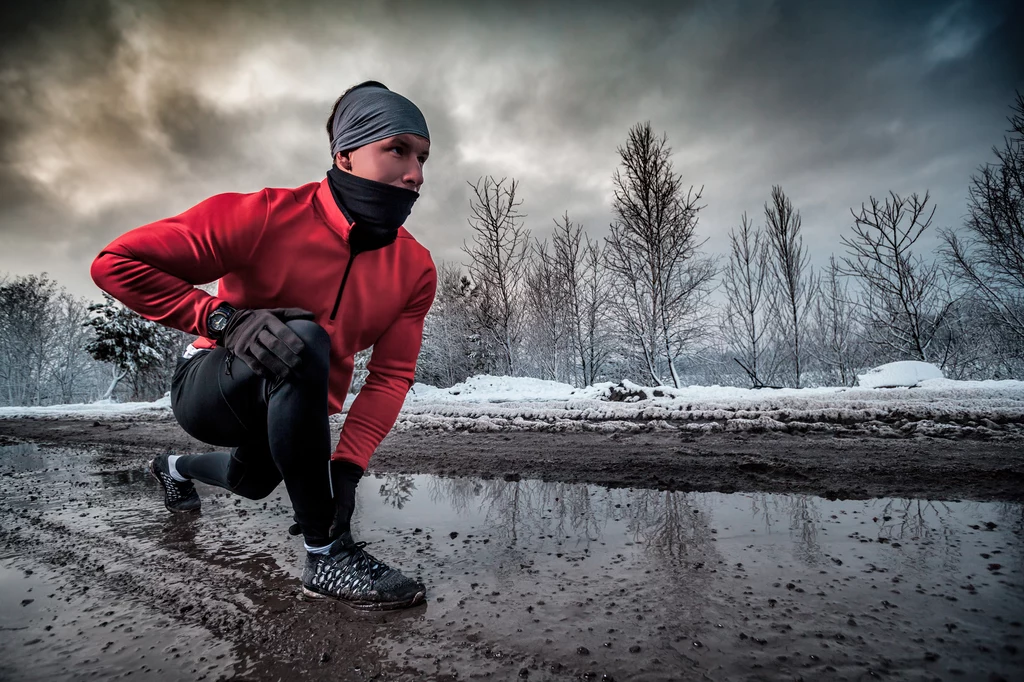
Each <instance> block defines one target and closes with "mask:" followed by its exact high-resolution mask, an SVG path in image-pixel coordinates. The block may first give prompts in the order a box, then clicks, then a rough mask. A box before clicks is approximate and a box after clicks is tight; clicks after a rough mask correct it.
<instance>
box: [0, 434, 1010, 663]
mask: <svg viewBox="0 0 1024 682" xmlns="http://www.w3.org/2000/svg"><path fill="white" fill-rule="evenodd" d="M139 426H140V425H138V424H135V425H133V428H139ZM150 426H151V425H150ZM87 428H90V429H92V430H93V431H95V430H98V429H102V428H103V427H87ZM105 430H106V429H105ZM126 430H127V429H126ZM68 433H72V431H69V432H68ZM86 433H88V431H86ZM122 433H124V432H123V431H122ZM179 438H180V436H179ZM548 438H550V436H548ZM40 440H43V439H40ZM46 440H48V441H49V442H50V443H53V442H54V441H57V440H59V439H58V438H56V437H53V436H52V435H51V437H50V438H48V439H46ZM390 440H391V439H390V438H389V441H390ZM422 440H423V439H411V440H410V441H409V443H415V442H417V441H420V442H422ZM450 440H451V437H450ZM474 442H476V441H474ZM493 442H494V443H501V442H504V443H511V441H501V440H498V439H493ZM7 443H8V444H7V446H6V447H3V448H0V614H2V615H0V661H2V663H0V679H5V680H6V679H11V680H20V679H47V680H77V679H120V678H129V679H153V680H174V679H181V680H186V679H188V680H191V679H200V678H203V679H227V678H231V679H239V680H257V679H258V680H264V679H267V680H275V679H282V680H290V679H309V680H335V679H341V680H370V679H374V680H384V679H440V680H456V679H527V680H573V679H583V680H587V679H593V680H601V679H604V680H634V679H635V680H669V679H711V680H719V679H720V680H732V679H754V680H762V679H795V678H800V677H802V678H804V679H848V680H860V679H872V678H883V679H983V680H999V679H1014V678H1015V677H1016V673H1014V672H1013V671H1014V670H1018V671H1019V670H1020V669H1021V667H1022V664H1024V659H1022V656H1021V649H1022V647H1024V628H1022V620H1024V616H1022V614H1024V579H1022V576H1024V543H1022V542H1021V540H1022V537H1021V536H1022V533H1024V506H1022V504H1021V503H1020V502H1019V500H1018V499H1002V500H1000V499H999V498H998V496H993V497H991V498H990V499H994V500H996V501H987V502H978V501H945V502H942V501H934V500H933V501H929V500H925V499H909V498H883V499H834V500H829V499H824V498H823V497H820V496H814V495H810V494H804V493H799V492H797V493H793V492H789V493H765V492H756V493H755V492H742V493H739V492H700V491H676V490H666V489H661V490H659V489H656V488H654V487H645V486H632V487H630V486H628V485H622V483H623V481H616V482H615V483H616V484H618V485H619V487H606V486H604V485H599V484H596V483H594V482H579V481H553V480H549V481H542V480H538V479H536V478H531V477H530V476H528V475H524V473H523V470H526V469H527V467H524V466H516V464H517V462H516V460H515V459H514V458H508V459H506V461H505V466H504V467H502V468H495V469H492V470H491V472H489V473H490V474H491V476H490V478H487V479H483V478H479V477H474V476H471V475H470V476H462V477H451V476H441V475H432V474H422V473H420V474H405V473H401V472H400V471H387V470H385V469H384V467H382V466H380V464H379V463H378V464H377V470H376V471H375V473H371V474H370V475H368V476H367V477H366V478H365V479H364V481H363V482H362V483H361V484H360V488H359V493H358V494H359V500H358V508H357V515H356V518H355V519H354V523H355V530H356V535H357V537H358V538H359V539H362V540H366V541H368V542H369V543H370V544H369V546H368V547H367V549H368V550H369V551H371V552H372V553H374V554H375V555H377V556H380V557H381V558H383V559H385V560H387V561H388V562H390V563H393V564H394V565H396V566H397V567H400V568H401V569H403V570H404V571H405V572H406V573H409V574H412V575H415V576H417V577H419V578H420V579H422V580H424V581H425V582H426V584H427V585H428V588H429V592H428V603H427V604H426V605H424V606H421V607H418V608H416V609H412V610H410V611H407V612H402V613H397V614H395V613H392V614H363V613H357V612H353V611H351V610H349V609H347V608H345V607H344V606H343V605H341V604H337V603H321V602H307V601H304V600H302V599H300V598H299V596H298V575H299V568H300V561H301V557H302V551H301V544H300V542H299V541H298V540H297V539H295V538H290V537H289V536H288V535H287V533H286V529H287V527H288V525H289V523H290V516H291V512H290V505H289V502H288V498H287V494H286V492H285V490H284V487H283V486H282V487H280V488H279V489H278V491H276V492H275V493H274V494H272V495H271V496H270V497H268V498H267V499H265V500H262V501H250V500H244V499H240V498H237V497H233V496H230V495H227V494H224V493H222V492H219V491H218V490H217V489H215V488H211V487H209V486H204V485H200V486H198V487H199V490H200V495H201V496H202V498H203V510H202V513H201V514H199V515H194V516H189V517H184V518H183V517H180V516H174V515H171V514H169V513H168V512H166V511H165V510H164V509H163V507H162V505H161V504H160V498H159V495H158V486H157V484H156V483H155V482H154V481H153V480H152V479H151V478H150V477H149V476H148V475H147V473H146V472H145V469H144V465H145V460H146V459H148V457H149V456H150V455H149V453H148V452H147V450H152V449H153V448H154V441H153V439H150V440H148V441H147V440H141V442H136V443H135V444H134V445H133V444H131V443H130V442H129V441H128V440H124V441H121V442H118V443H94V444H92V445H91V446H80V447H69V446H68V445H67V444H65V445H52V444H50V445H47V444H40V443H36V442H30V441H22V442H14V441H13V439H12V438H10V437H8V438H7ZM520 445H522V446H523V447H529V446H530V443H525V444H524V443H520ZM578 445H579V444H578ZM959 445H960V444H956V445H955V447H959ZM187 446H188V443H180V445H179V447H182V449H184V448H185V447H187ZM392 447H394V444H392ZM403 447H408V448H410V449H411V447H412V446H411V445H409V444H408V443H407V444H405V445H404V446H403ZM449 447H450V449H449V450H448V455H447V456H448V457H454V455H453V454H451V453H454V452H456V451H457V450H456V446H454V445H450V446H449ZM475 447H480V445H479V442H477V445H476V446H474V448H475ZM505 447H506V448H509V449H511V447H512V445H507V446H505ZM950 447H954V446H950ZM390 452H391V453H392V454H391V455H390V456H391V457H392V458H399V461H401V460H400V458H401V454H396V451H395V450H394V449H392V450H391V451H390ZM501 452H502V449H501V447H495V448H492V449H491V450H490V456H491V457H498V456H500V454H501ZM944 454H945V453H942V454H938V453H935V452H933V455H935V456H937V457H939V456H944ZM530 456H531V457H534V458H536V459H537V460H538V461H544V460H555V461H557V460H559V459H560V455H556V454H554V453H551V452H534V453H533V454H532V455H530ZM561 456H564V455H561ZM652 456H658V457H662V456H668V455H666V454H664V453H662V454H657V455H654V453H652ZM806 456H807V457H808V458H810V455H806ZM1004 456H1007V457H1008V455H1007V453H1004ZM1018 457H1019V456H1018ZM964 459H965V460H966V457H965V458H964ZM391 461H394V460H391ZM634 465H635V463H634ZM964 465H965V466H967V462H966V461H965V462H964ZM578 468H579V469H581V471H582V467H578ZM465 469H472V466H467V467H465ZM495 471H498V472H501V471H505V472H507V475H494V474H495ZM555 471H556V472H557V471H558V468H557V466H556V467H555ZM596 471H597V474H596V475H595V477H599V476H600V471H601V469H600V467H599V466H598V467H596ZM464 473H470V474H471V473H472V471H467V472H464ZM652 475H660V474H658V473H657V472H654V473H653V474H652ZM584 476H585V474H583V473H580V474H579V475H578V476H577V478H581V477H584ZM958 497H961V498H963V497H967V496H966V495H961V496H958ZM48 626H49V629H47V628H48Z"/></svg>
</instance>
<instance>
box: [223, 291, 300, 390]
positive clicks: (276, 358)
mask: <svg viewBox="0 0 1024 682" xmlns="http://www.w3.org/2000/svg"><path fill="white" fill-rule="evenodd" d="M314 317H315V316H314V315H313V313H311V312H309V311H308V310H303V309H302V308H268V309H265V310H236V311H235V312H234V313H232V315H231V318H230V319H229V320H228V324H227V326H226V327H225V328H224V335H223V337H222V345H223V346H224V347H225V348H227V349H228V350H230V351H231V352H232V353H234V354H235V355H236V356H238V357H240V358H241V359H242V362H244V363H245V364H247V365H248V366H249V368H250V369H251V370H252V371H253V372H255V373H256V375H257V376H261V377H264V378H272V379H285V378H286V377H287V376H288V374H289V373H290V372H291V371H292V370H294V369H296V368H297V367H298V366H299V363H300V361H301V359H300V358H299V353H301V352H302V349H303V348H304V347H305V346H304V345H303V343H302V339H300V338H299V337H298V336H297V335H296V334H295V332H293V331H292V330H291V329H289V328H288V326H287V325H286V324H285V322H288V321H289V320H312V319H314Z"/></svg>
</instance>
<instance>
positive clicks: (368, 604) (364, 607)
mask: <svg viewBox="0 0 1024 682" xmlns="http://www.w3.org/2000/svg"><path fill="white" fill-rule="evenodd" d="M302 594H303V595H304V596H306V597H309V598H310V599H333V600H334V601H337V602H341V603H342V604H344V605H345V606H347V607H349V608H350V609H355V610H356V611H394V610H397V609H408V608H412V607H413V606H419V605H420V604H422V603H424V602H426V600H427V599H426V597H427V593H426V592H423V591H420V592H417V593H416V594H415V595H413V596H412V597H411V598H409V599H404V600H402V601H386V602H381V601H362V602H361V601H351V600H348V599H341V598H340V597H335V596H332V595H329V594H320V593H319V592H314V591H313V590H311V589H309V588H308V587H306V586H305V585H303V586H302Z"/></svg>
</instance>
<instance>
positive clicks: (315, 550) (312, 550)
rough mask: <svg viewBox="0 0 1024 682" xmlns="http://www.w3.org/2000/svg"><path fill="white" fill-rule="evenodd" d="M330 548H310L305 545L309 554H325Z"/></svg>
mask: <svg viewBox="0 0 1024 682" xmlns="http://www.w3.org/2000/svg"><path fill="white" fill-rule="evenodd" d="M302 544H303V545H306V543H305V542H303V543H302ZM330 548H331V546H330V545H324V546H323V547H310V546H309V545H306V551H307V552H309V553H310V554H327V550H329V549H330Z"/></svg>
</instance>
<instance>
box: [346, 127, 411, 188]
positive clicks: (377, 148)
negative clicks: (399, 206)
mask: <svg viewBox="0 0 1024 682" xmlns="http://www.w3.org/2000/svg"><path fill="white" fill-rule="evenodd" d="M429 155H430V140H428V139H426V138H424V137H420V136H419V135H413V134H412V133H402V134H401V135H395V136H393V137H388V138H385V139H383V140H378V141H376V142H371V143H370V144H367V145H363V146H362V147H359V148H358V149H354V150H352V151H351V152H348V153H347V154H343V153H341V152H338V153H337V154H335V155H334V165H335V166H337V167H338V168H340V169H341V170H343V171H348V172H349V173H352V174H353V175H358V176H359V177H361V178H366V179H367V180H376V181H377V182H383V183H384V184H386V185H394V186H395V187H404V188H405V189H411V190H412V191H414V192H419V191H420V187H421V186H422V185H423V164H424V163H426V162H427V157H428V156H429Z"/></svg>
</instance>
